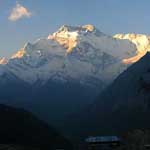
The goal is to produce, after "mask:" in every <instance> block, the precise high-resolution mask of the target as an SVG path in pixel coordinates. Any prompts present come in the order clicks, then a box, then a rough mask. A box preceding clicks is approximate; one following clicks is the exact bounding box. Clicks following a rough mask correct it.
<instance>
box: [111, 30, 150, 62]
mask: <svg viewBox="0 0 150 150" xmlns="http://www.w3.org/2000/svg"><path fill="white" fill-rule="evenodd" d="M114 38H116V39H126V40H129V41H131V42H132V43H134V44H135V45H136V47H137V54H136V55H135V56H134V57H131V58H129V59H124V60H123V62H124V63H126V64H131V63H134V62H137V61H138V60H139V59H140V58H141V57H143V56H144V55H145V54H146V53H147V52H148V51H150V36H148V35H144V34H134V33H131V34H116V35H114Z"/></svg>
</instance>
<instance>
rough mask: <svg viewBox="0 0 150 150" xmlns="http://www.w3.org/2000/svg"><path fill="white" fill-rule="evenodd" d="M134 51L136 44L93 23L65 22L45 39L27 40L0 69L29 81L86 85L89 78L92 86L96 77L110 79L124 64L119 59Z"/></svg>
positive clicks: (134, 53) (128, 55)
mask: <svg viewBox="0 0 150 150" xmlns="http://www.w3.org/2000/svg"><path fill="white" fill-rule="evenodd" d="M136 54H137V48H136V46H135V44H133V43H132V42H130V41H129V40H120V39H116V38H114V37H111V36H108V35H106V34H104V33H102V32H101V31H99V30H98V29H97V28H95V27H94V26H93V25H85V26H77V27H74V26H67V25H64V26H62V27H61V28H60V29H58V31H56V32H54V33H53V34H50V35H49V36H48V37H46V38H43V39H38V40H36V41H35V42H34V43H27V44H26V45H25V46H24V47H23V48H22V49H20V50H19V51H18V52H17V53H16V54H14V55H13V56H12V57H11V58H10V59H9V61H8V63H7V64H5V65H3V68H2V69H0V70H2V71H0V72H7V71H8V72H9V73H12V74H14V75H15V76H17V77H19V78H20V79H22V80H24V81H26V82H29V83H31V84H33V83H35V82H37V81H38V80H40V81H41V82H43V83H45V82H46V81H47V80H61V82H62V81H63V82H67V81H68V80H74V81H77V82H79V83H82V84H86V82H88V83H89V79H91V81H90V82H91V83H89V84H91V85H92V84H94V82H95V80H97V81H104V82H105V81H107V82H110V81H112V80H113V79H114V78H115V77H116V76H117V75H118V74H119V73H121V72H122V71H123V70H124V69H125V68H126V67H127V65H124V64H123V63H122V60H124V59H129V58H132V57H134V56H136ZM83 68H84V69H83ZM0 74H2V73H0ZM83 79H84V82H83ZM93 79H94V80H93Z"/></svg>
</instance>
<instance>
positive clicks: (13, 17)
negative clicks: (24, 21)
mask: <svg viewBox="0 0 150 150" xmlns="http://www.w3.org/2000/svg"><path fill="white" fill-rule="evenodd" d="M31 16H32V13H31V12H30V11H29V10H28V9H27V8H25V7H24V6H22V5H20V4H19V3H17V4H16V6H15V7H14V8H13V9H12V11H11V14H10V16H9V17H8V19H9V20H10V21H17V20H19V19H21V18H25V17H26V18H30V17H31Z"/></svg>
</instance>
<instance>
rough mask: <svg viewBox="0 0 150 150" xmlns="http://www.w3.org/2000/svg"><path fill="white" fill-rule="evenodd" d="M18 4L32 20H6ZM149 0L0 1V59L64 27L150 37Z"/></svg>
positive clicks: (22, 18)
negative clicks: (91, 26) (81, 26)
mask: <svg viewBox="0 0 150 150" xmlns="http://www.w3.org/2000/svg"><path fill="white" fill-rule="evenodd" d="M17 4H19V5H20V6H22V7H24V8H26V9H27V10H28V11H29V13H30V14H31V16H28V17H27V16H22V17H20V18H18V19H16V20H11V19H10V18H9V17H10V15H11V13H12V10H13V8H15V7H16V5H17ZM149 6H150V0H143V1H142V0H18V1H16V0H0V57H3V56H6V57H8V56H10V55H11V54H13V53H14V52H15V51H17V50H18V49H20V48H21V47H23V45H24V44H25V43H26V42H29V41H30V42H32V41H34V40H36V39H37V38H40V37H46V36H48V34H49V33H52V32H54V31H56V30H57V29H58V27H60V26H61V25H63V24H69V25H84V24H93V25H95V26H96V27H97V28H99V29H100V30H101V31H102V32H104V33H107V34H111V35H113V34H115V33H128V32H134V33H145V34H150V9H149Z"/></svg>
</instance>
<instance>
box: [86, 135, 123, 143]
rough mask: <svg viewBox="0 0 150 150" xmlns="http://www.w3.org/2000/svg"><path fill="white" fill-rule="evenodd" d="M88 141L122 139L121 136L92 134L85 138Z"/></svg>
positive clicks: (115, 140)
mask: <svg viewBox="0 0 150 150" xmlns="http://www.w3.org/2000/svg"><path fill="white" fill-rule="evenodd" d="M85 141H86V142H88V143H95V142H117V141H120V138H119V137H117V136H94V137H93V136H91V137H88V138H87V139H85Z"/></svg>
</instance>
